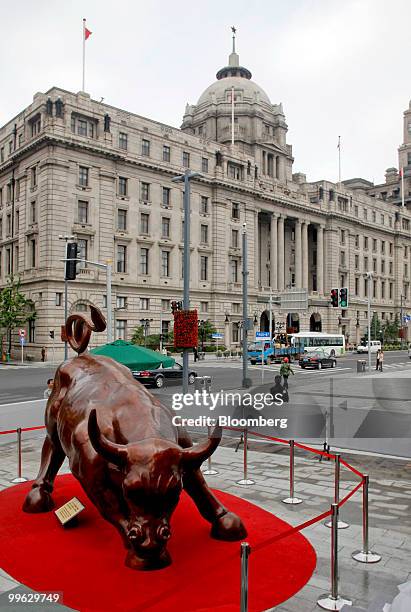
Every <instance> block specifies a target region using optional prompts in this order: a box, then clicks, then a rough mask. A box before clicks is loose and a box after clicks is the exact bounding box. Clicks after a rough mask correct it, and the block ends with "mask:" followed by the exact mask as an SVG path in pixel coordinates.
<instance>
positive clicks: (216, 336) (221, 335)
mask: <svg viewBox="0 0 411 612" xmlns="http://www.w3.org/2000/svg"><path fill="white" fill-rule="evenodd" d="M211 337H212V338H213V340H221V338H222V337H223V334H218V333H216V334H211Z"/></svg>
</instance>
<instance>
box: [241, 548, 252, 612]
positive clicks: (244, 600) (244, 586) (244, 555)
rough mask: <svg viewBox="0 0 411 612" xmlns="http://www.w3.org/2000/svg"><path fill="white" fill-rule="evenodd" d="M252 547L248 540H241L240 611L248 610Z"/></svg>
mask: <svg viewBox="0 0 411 612" xmlns="http://www.w3.org/2000/svg"><path fill="white" fill-rule="evenodd" d="M250 552H251V548H250V545H249V544H248V542H241V548H240V556H241V599H240V612H248V557H249V556H250Z"/></svg>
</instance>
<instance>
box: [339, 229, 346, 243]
mask: <svg viewBox="0 0 411 612" xmlns="http://www.w3.org/2000/svg"><path fill="white" fill-rule="evenodd" d="M340 241H341V244H345V230H341V237H340Z"/></svg>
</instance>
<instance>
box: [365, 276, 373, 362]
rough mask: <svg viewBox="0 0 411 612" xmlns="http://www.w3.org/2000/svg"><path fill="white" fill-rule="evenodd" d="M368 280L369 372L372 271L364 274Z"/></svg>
mask: <svg viewBox="0 0 411 612" xmlns="http://www.w3.org/2000/svg"><path fill="white" fill-rule="evenodd" d="M365 277H366V279H367V280H368V287H367V289H368V290H367V294H368V296H367V297H368V312H367V319H368V371H369V372H371V281H372V272H367V273H366V275H365Z"/></svg>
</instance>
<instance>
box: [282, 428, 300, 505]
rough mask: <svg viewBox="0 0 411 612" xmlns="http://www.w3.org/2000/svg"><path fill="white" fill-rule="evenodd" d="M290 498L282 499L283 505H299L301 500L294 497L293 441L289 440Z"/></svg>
mask: <svg viewBox="0 0 411 612" xmlns="http://www.w3.org/2000/svg"><path fill="white" fill-rule="evenodd" d="M289 444H290V497H287V498H286V499H283V504H293V505H296V504H301V503H302V501H303V500H302V499H299V498H298V497H294V440H290V442H289Z"/></svg>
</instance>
